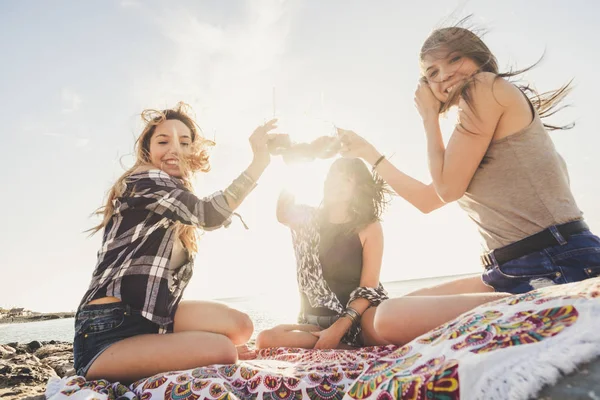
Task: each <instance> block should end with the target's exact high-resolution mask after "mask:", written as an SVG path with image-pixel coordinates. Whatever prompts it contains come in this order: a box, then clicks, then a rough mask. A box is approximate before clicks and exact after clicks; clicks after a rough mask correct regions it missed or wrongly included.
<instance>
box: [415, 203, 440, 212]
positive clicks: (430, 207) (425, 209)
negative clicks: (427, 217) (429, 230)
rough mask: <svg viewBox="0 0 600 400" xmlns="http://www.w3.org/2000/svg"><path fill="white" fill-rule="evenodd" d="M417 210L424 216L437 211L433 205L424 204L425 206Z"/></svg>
mask: <svg viewBox="0 0 600 400" xmlns="http://www.w3.org/2000/svg"><path fill="white" fill-rule="evenodd" d="M417 208H418V209H419V211H421V213H422V214H429V213H431V212H432V211H434V210H436V209H437V207H434V206H433V205H431V204H423V205H420V206H419V207H417Z"/></svg>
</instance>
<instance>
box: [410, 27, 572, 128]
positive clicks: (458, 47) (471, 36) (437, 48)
mask: <svg viewBox="0 0 600 400" xmlns="http://www.w3.org/2000/svg"><path fill="white" fill-rule="evenodd" d="M470 19H471V15H469V16H467V17H465V18H463V19H462V20H460V21H459V22H458V23H457V24H455V25H454V26H451V27H446V28H440V29H436V30H434V31H433V32H432V33H431V34H430V35H429V37H428V38H427V40H425V42H424V43H423V46H422V47H421V52H420V56H419V58H420V61H421V63H423V61H424V58H425V57H426V56H430V57H434V58H437V59H442V58H445V57H447V56H448V55H449V54H450V53H453V52H458V53H459V54H461V55H462V56H463V57H467V58H469V59H471V60H473V61H474V62H475V63H476V64H477V65H478V66H479V71H478V72H491V73H493V74H495V75H497V76H498V77H500V78H512V77H516V76H518V75H521V74H523V73H525V72H527V71H529V70H531V69H532V68H534V67H535V66H537V65H538V64H539V63H540V62H541V61H542V59H543V55H542V57H540V59H539V60H538V61H537V62H535V63H534V64H533V65H531V66H529V67H527V68H524V69H521V70H516V71H512V70H511V71H508V72H502V73H501V72H499V70H498V61H497V60H496V57H495V56H494V55H493V54H492V52H491V51H490V49H489V48H488V47H487V45H486V44H485V43H484V42H483V41H482V40H481V38H480V35H478V34H477V33H475V32H476V30H475V29H474V28H473V27H469V28H465V27H462V26H464V25H466V24H467V23H468V22H469V20H470ZM421 69H422V70H423V68H421ZM421 79H422V80H424V81H427V77H426V76H424V75H423V76H422V77H421ZM476 82H477V81H476V76H473V77H472V78H471V79H469V80H467V81H466V82H465V83H464V84H463V85H461V86H459V87H457V88H454V89H453V90H452V92H451V93H450V95H449V97H448V100H447V101H446V102H445V103H442V104H441V107H440V114H442V113H444V112H446V111H447V110H448V109H449V108H450V107H451V106H452V105H453V104H455V103H456V101H457V100H458V98H459V97H462V98H463V99H464V100H465V102H466V103H467V104H468V105H469V106H470V107H473V99H472V95H471V89H472V88H473V86H474V85H475V84H476ZM513 83H514V84H515V85H516V86H517V87H518V88H519V89H521V91H523V93H525V94H526V95H527V97H528V98H529V100H530V101H531V104H532V105H533V107H534V108H535V109H536V110H537V113H538V114H539V116H540V118H547V117H549V116H552V115H554V114H556V113H557V112H558V111H560V110H562V109H563V108H564V107H566V106H561V105H560V103H561V101H562V100H563V99H564V98H565V97H566V96H567V95H568V94H569V93H570V92H571V89H572V86H571V83H572V80H571V81H569V82H568V83H566V84H565V85H563V86H561V87H560V88H558V89H556V90H551V91H548V92H544V93H538V92H537V91H536V90H535V89H534V88H532V87H531V86H530V85H529V84H527V83H524V84H521V83H517V82H513ZM544 126H545V127H546V129H548V130H557V129H561V130H565V129H571V128H572V127H573V126H575V124H574V123H570V124H567V125H562V126H561V125H551V124H547V123H544Z"/></svg>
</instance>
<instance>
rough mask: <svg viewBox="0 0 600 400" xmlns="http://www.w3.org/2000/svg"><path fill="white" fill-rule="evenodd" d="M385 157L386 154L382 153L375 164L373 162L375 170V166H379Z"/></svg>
mask: <svg viewBox="0 0 600 400" xmlns="http://www.w3.org/2000/svg"><path fill="white" fill-rule="evenodd" d="M384 158H385V155H383V154H382V155H381V157H379V158H378V159H377V161H375V164H373V168H372V170H373V171H375V168H377V166H378V165H379V163H380V162H382V161H383V159H384Z"/></svg>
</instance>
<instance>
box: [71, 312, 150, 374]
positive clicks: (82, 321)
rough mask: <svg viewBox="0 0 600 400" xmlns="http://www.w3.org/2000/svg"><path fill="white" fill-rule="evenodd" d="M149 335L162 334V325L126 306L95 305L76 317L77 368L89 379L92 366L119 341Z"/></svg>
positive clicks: (75, 366) (74, 354) (77, 370)
mask: <svg viewBox="0 0 600 400" xmlns="http://www.w3.org/2000/svg"><path fill="white" fill-rule="evenodd" d="M145 333H158V325H157V324H155V323H154V322H152V321H150V320H148V319H146V318H144V317H142V315H141V313H140V312H139V311H135V310H132V309H131V307H129V306H128V305H126V304H123V303H121V302H119V303H108V304H92V305H85V306H83V307H81V308H80V309H79V310H78V311H77V314H76V315H75V338H74V340H73V357H74V358H75V362H74V368H75V371H76V373H77V375H79V376H86V374H87V373H88V371H89V369H90V367H91V366H92V363H93V362H94V361H96V359H97V358H98V356H100V354H102V352H103V351H104V350H106V349H107V348H109V347H110V346H111V345H113V344H115V343H116V342H118V341H120V340H123V339H126V338H129V337H132V336H136V335H141V334H145Z"/></svg>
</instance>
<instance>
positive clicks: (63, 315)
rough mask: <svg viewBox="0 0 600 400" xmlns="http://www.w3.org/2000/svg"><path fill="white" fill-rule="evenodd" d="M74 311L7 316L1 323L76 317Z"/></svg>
mask: <svg viewBox="0 0 600 400" xmlns="http://www.w3.org/2000/svg"><path fill="white" fill-rule="evenodd" d="M74 317H75V313H74V312H60V313H48V314H38V315H31V316H27V317H5V318H0V324H24V323H27V322H39V321H49V320H53V319H64V318H74Z"/></svg>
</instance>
